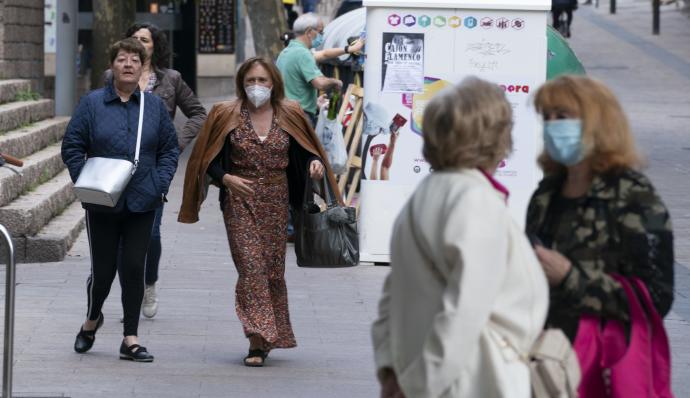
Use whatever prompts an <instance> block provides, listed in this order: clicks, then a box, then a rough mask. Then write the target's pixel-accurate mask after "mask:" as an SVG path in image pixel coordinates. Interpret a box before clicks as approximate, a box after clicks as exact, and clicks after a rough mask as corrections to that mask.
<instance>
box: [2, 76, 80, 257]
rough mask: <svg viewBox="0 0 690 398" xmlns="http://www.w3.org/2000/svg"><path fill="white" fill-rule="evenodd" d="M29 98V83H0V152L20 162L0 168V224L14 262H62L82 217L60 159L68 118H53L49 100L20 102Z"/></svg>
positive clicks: (52, 104)
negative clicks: (12, 250)
mask: <svg viewBox="0 0 690 398" xmlns="http://www.w3.org/2000/svg"><path fill="white" fill-rule="evenodd" d="M31 95H32V92H31V83H30V82H29V81H28V80H0V152H1V153H6V154H8V155H12V156H15V157H17V158H19V159H21V160H22V161H24V166H23V167H21V168H18V167H14V166H9V165H7V166H6V167H0V224H2V225H4V226H5V227H6V228H7V229H8V231H9V232H10V234H11V235H12V240H13V242H14V245H15V257H16V260H17V262H48V261H61V260H62V259H63V258H64V257H65V255H66V254H67V251H68V250H69V248H70V247H71V246H72V244H73V243H74V241H75V239H76V238H77V236H78V235H79V232H81V230H82V229H83V228H84V214H85V213H84V210H83V209H82V207H81V203H79V202H78V201H75V199H76V197H75V195H74V190H73V185H72V181H71V179H70V177H69V173H68V171H67V170H66V169H65V165H64V164H63V163H62V156H61V153H60V150H61V146H62V142H61V141H62V137H63V136H64V135H65V129H66V128H67V124H68V123H69V118H67V117H53V115H54V101H53V100H51V99H39V100H27V101H23V100H20V99H26V98H30V97H31ZM0 246H1V245H0ZM0 250H2V248H0Z"/></svg>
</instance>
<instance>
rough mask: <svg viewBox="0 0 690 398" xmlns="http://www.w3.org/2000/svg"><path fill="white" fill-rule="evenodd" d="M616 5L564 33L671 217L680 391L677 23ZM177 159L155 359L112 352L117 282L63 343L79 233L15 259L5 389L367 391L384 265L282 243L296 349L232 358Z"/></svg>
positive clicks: (148, 334)
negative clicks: (636, 149) (183, 213)
mask: <svg viewBox="0 0 690 398" xmlns="http://www.w3.org/2000/svg"><path fill="white" fill-rule="evenodd" d="M618 4H619V7H618V14H617V15H615V16H609V15H608V14H607V13H606V11H607V10H608V5H607V3H605V2H602V4H601V7H600V8H599V9H597V10H595V9H593V8H591V7H588V6H581V7H580V9H579V10H578V11H577V13H576V15H575V24H574V26H573V38H572V40H571V43H572V46H573V47H574V49H575V50H576V52H577V54H578V55H579V56H580V58H581V59H582V61H583V62H584V64H585V66H586V67H587V70H588V72H589V73H590V74H591V75H592V76H594V77H597V78H599V79H601V80H603V81H605V82H606V83H607V84H608V85H609V86H611V87H612V88H613V89H614V91H615V92H616V94H617V95H618V96H619V97H620V99H621V101H622V103H623V106H624V108H625V110H626V111H627V112H628V114H629V116H630V120H631V124H632V126H633V129H634V131H635V134H636V136H637V139H638V142H639V146H640V149H641V150H642V151H643V152H644V153H645V155H646V156H647V158H648V160H649V168H648V170H647V173H648V175H649V176H650V177H651V178H652V181H653V182H654V184H655V185H656V187H657V188H658V190H659V192H660V194H661V196H662V197H663V198H664V200H665V201H666V203H667V205H668V207H669V209H670V211H671V214H672V216H673V221H674V225H675V233H676V251H677V255H676V257H677V260H678V262H679V264H678V266H677V267H676V272H677V280H676V284H677V288H678V289H677V292H676V301H675V303H674V307H673V311H672V312H671V314H670V315H669V316H668V317H667V320H666V325H667V327H668V331H669V336H670V339H671V344H672V352H673V366H674V368H673V383H674V389H675V393H676V396H678V397H682V396H690V378H688V375H690V373H689V372H688V371H689V370H690V345H689V344H688V342H687V336H688V335H689V334H690V323H689V322H690V299H689V298H688V287H690V268H688V266H689V265H690V238H689V236H688V232H690V184H688V182H687V181H688V175H689V174H690V165H689V162H688V154H690V152H688V151H690V143H689V142H688V138H689V137H690V133H689V131H688V127H687V124H688V122H689V121H690V106H689V105H690V97H689V95H688V93H689V92H690V76H688V73H690V47H689V46H687V42H688V39H690V20H688V19H687V17H685V16H684V15H682V14H681V13H679V12H677V11H675V8H673V6H666V7H665V8H664V9H663V13H662V35H661V36H660V37H652V36H651V35H650V32H651V12H650V11H649V3H648V1H638V0H620V1H619V2H618ZM216 100H217V99H212V100H211V101H205V103H211V102H215V101H216ZM188 155H189V153H188V151H187V153H185V154H184V155H183V157H182V158H181V162H180V167H179V169H178V172H177V175H176V177H175V180H174V182H173V186H172V188H171V191H170V192H171V193H170V203H168V204H167V206H166V210H165V214H164V219H163V257H162V260H161V271H160V274H161V280H160V284H159V286H160V290H159V293H160V309H159V313H158V315H157V316H156V318H154V319H152V320H149V319H142V320H141V323H140V328H139V330H140V337H141V342H142V344H143V345H145V346H147V347H148V348H149V350H150V351H151V352H152V353H153V354H154V355H155V356H156V360H155V362H153V363H151V364H136V363H131V362H125V361H120V360H118V359H117V358H118V355H117V352H118V347H119V344H120V341H121V331H122V325H121V324H120V323H119V318H120V316H121V305H120V302H119V300H118V297H119V295H120V291H119V286H118V284H117V283H115V284H114V285H113V289H112V291H111V295H110V298H109V300H108V301H107V302H106V305H105V307H104V309H103V312H104V315H105V324H104V326H103V327H102V329H101V330H99V332H98V335H97V341H96V343H95V345H94V347H93V349H92V350H91V351H90V352H89V353H88V354H85V355H79V354H76V353H74V352H73V351H72V344H73V342H74V336H75V335H76V333H77V331H78V330H79V325H80V324H81V322H82V321H83V317H84V312H85V306H86V303H85V280H86V277H87V275H88V273H89V267H90V262H89V258H88V255H89V251H88V243H87V241H86V235H85V234H82V235H81V236H80V238H79V240H78V242H77V243H76V244H75V246H74V247H73V249H72V250H71V251H70V253H69V256H68V257H67V258H66V259H65V261H63V262H60V263H49V264H21V265H20V266H19V267H18V272H17V281H18V285H17V306H16V333H15V365H14V376H15V378H14V391H15V396H22V397H29V396H44V397H48V396H54V397H58V396H60V397H64V396H67V397H133V396H137V397H144V396H145V397H228V396H231V397H235V396H253V397H300V398H301V397H308V398H311V397H319V398H320V397H374V396H377V394H378V389H377V384H376V381H375V378H374V367H373V363H372V362H373V361H372V349H371V343H370V338H369V325H370V324H371V321H372V320H373V318H374V316H375V313H376V304H377V300H378V297H379V292H380V289H381V283H382V280H383V277H384V276H385V274H386V273H387V268H386V267H375V266H372V265H360V266H358V267H355V268H348V269H336V270H325V269H301V268H298V267H296V265H295V256H294V252H293V251H292V250H291V247H289V248H288V256H287V270H286V278H287V283H288V290H289V297H290V309H291V317H292V321H293V326H294V329H295V333H296V335H297V340H298V345H299V346H298V347H297V348H296V349H292V350H277V351H275V352H272V353H271V356H270V358H269V360H268V362H267V366H266V367H264V368H246V367H244V366H242V364H241V359H242V357H243V356H244V355H245V354H246V349H247V343H246V340H245V339H244V338H243V337H242V329H241V326H240V324H239V322H238V320H237V317H236V315H235V313H234V305H233V300H234V297H233V289H234V284H235V281H236V272H235V270H234V266H233V264H232V261H231V258H230V256H229V250H228V245H227V241H226V235H225V231H224V228H223V224H222V222H221V218H220V213H219V209H218V205H217V203H218V202H217V201H216V200H215V195H216V194H217V190H214V189H212V191H211V192H210V194H209V200H207V201H206V203H205V204H204V206H203V209H202V212H201V221H200V222H198V223H196V224H192V225H185V224H179V223H177V222H176V217H177V211H178V209H179V204H180V197H181V187H182V182H183V173H184V167H185V163H186V159H187V157H188ZM3 274H4V272H3ZM0 282H4V278H2V280H0ZM2 304H4V299H3V298H2V297H0V305H2Z"/></svg>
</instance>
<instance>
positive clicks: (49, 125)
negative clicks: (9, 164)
mask: <svg viewBox="0 0 690 398" xmlns="http://www.w3.org/2000/svg"><path fill="white" fill-rule="evenodd" d="M68 123H69V118H68V117H54V118H51V119H46V120H41V121H39V122H36V123H34V124H32V125H30V126H28V127H24V128H20V129H17V130H13V131H10V132H7V133H5V134H2V135H0V152H1V153H6V154H8V155H12V156H14V157H16V158H19V159H22V158H24V157H27V156H29V155H31V154H32V153H34V152H37V151H40V150H41V149H43V148H45V147H46V146H48V145H50V144H53V143H56V142H58V141H60V140H61V139H62V137H63V136H64V135H65V129H66V128H67V124H68Z"/></svg>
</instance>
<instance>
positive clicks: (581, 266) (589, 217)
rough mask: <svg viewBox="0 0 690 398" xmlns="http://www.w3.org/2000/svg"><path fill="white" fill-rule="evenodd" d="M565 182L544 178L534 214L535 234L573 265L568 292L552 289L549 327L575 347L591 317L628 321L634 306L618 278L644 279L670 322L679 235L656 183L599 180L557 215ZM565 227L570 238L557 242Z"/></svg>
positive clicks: (531, 229) (530, 223) (530, 230)
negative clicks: (569, 208) (579, 331)
mask: <svg viewBox="0 0 690 398" xmlns="http://www.w3.org/2000/svg"><path fill="white" fill-rule="evenodd" d="M564 178H565V175H554V176H548V177H546V178H544V179H543V180H542V181H541V183H540V184H539V187H538V188H537V190H536V192H535V193H534V194H533V196H532V199H531V200H530V204H529V208H528V211H527V224H526V225H527V227H526V228H527V234H528V235H532V236H537V237H538V238H540V239H541V240H542V241H544V242H551V244H550V246H551V248H552V249H554V250H557V251H559V252H560V253H561V254H563V255H564V256H566V257H567V258H568V259H569V260H570V261H571V263H572V264H573V268H572V269H571V271H570V273H569V274H568V275H567V276H566V278H565V279H564V280H563V282H562V283H561V285H560V286H558V287H555V288H551V298H550V300H551V303H550V306H549V315H548V318H547V325H548V326H550V327H558V328H561V329H563V330H564V332H565V333H566V334H567V335H568V336H569V337H570V338H571V340H572V339H574V337H575V334H576V332H577V325H578V321H579V318H580V315H581V314H583V313H589V314H595V315H599V316H601V317H603V318H605V319H606V318H609V319H610V318H614V319H619V320H623V321H626V320H627V319H628V304H627V299H626V296H625V293H624V291H623V289H622V288H621V287H620V285H619V284H618V283H617V282H616V281H615V280H614V279H613V278H612V277H611V276H610V274H612V273H617V274H621V275H623V276H636V277H639V278H640V279H641V280H642V281H644V283H645V284H646V286H647V288H648V289H649V292H650V294H651V296H652V300H653V301H654V305H655V307H656V309H657V311H658V312H659V314H660V315H661V316H662V317H663V316H664V315H666V314H667V313H668V311H669V310H670V308H671V303H672V302H673V231H672V229H671V219H670V217H669V214H668V211H667V210H666V207H665V206H664V204H663V202H662V201H661V199H660V198H659V196H658V195H657V194H656V192H655V190H654V187H653V186H652V184H651V183H650V182H649V180H648V179H647V178H646V177H645V176H644V175H642V174H640V173H638V172H636V171H633V170H624V171H622V172H619V173H617V174H609V175H600V176H596V177H595V178H594V180H593V182H592V185H591V187H590V189H589V192H587V194H586V195H585V196H584V197H582V198H580V199H578V200H577V202H576V205H575V206H574V209H573V210H572V211H569V212H568V211H566V212H563V213H560V214H554V213H556V212H554V211H553V207H554V206H553V202H554V201H555V200H557V199H556V198H557V197H556V195H560V191H561V187H562V185H563V182H564ZM559 228H566V229H565V230H566V231H570V232H569V233H567V234H558V237H556V239H555V240H554V237H555V235H554V232H553V231H556V230H557V229H559ZM561 230H562V231H563V229H561Z"/></svg>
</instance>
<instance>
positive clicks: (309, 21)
mask: <svg viewBox="0 0 690 398" xmlns="http://www.w3.org/2000/svg"><path fill="white" fill-rule="evenodd" d="M323 27H324V26H323V20H322V19H321V18H320V17H319V16H318V15H316V14H314V13H307V14H302V15H301V16H300V17H299V18H297V20H296V21H295V24H294V25H293V30H294V32H295V38H294V39H293V40H291V41H290V44H289V45H288V46H287V47H285V49H284V50H283V51H282V52H281V53H280V55H278V60H277V61H276V65H277V66H278V69H280V73H281V74H282V75H283V80H284V82H285V95H286V96H287V97H288V98H290V99H293V100H297V101H299V103H300V105H301V106H302V109H303V110H304V112H305V113H306V114H307V116H309V118H310V119H311V121H312V124H313V125H316V117H317V116H318V112H317V107H316V91H317V90H328V89H330V88H333V87H335V88H337V89H338V90H340V89H341V88H342V87H343V83H342V82H341V81H340V80H338V79H333V78H330V77H325V76H324V75H323V73H321V70H320V69H319V67H318V66H317V65H316V60H315V59H314V54H312V52H311V50H310V49H311V48H317V47H319V46H320V45H321V44H322V43H323Z"/></svg>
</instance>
